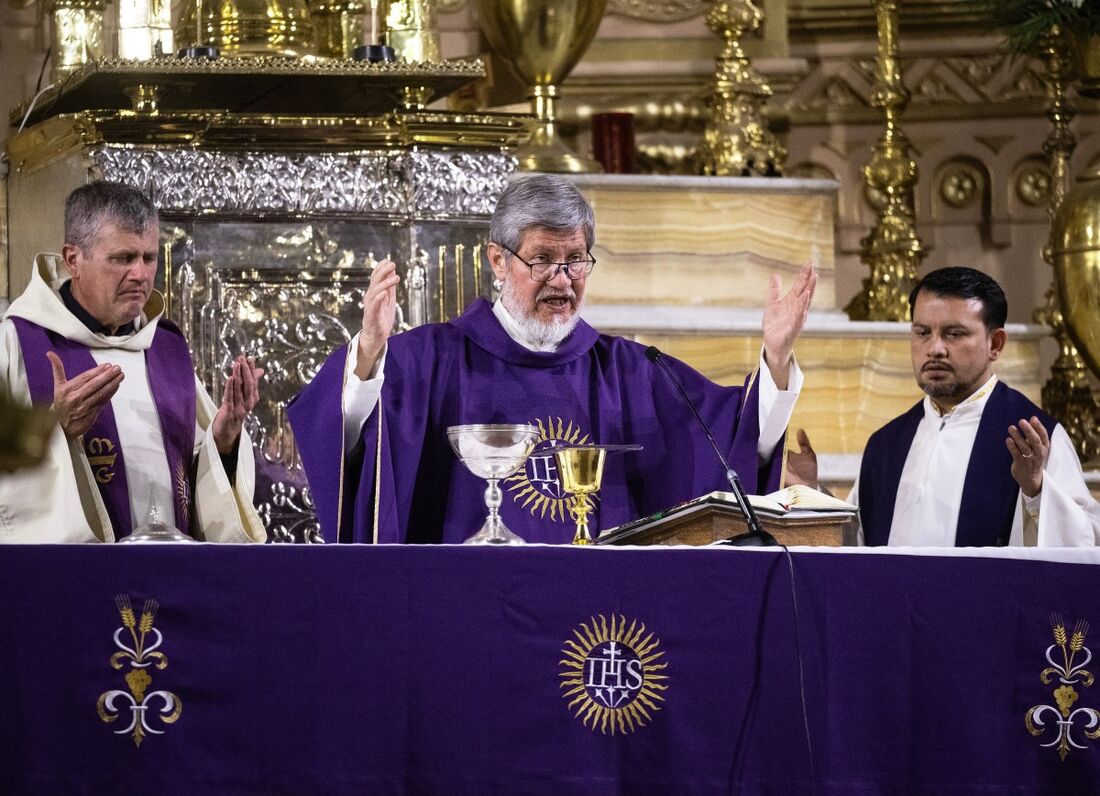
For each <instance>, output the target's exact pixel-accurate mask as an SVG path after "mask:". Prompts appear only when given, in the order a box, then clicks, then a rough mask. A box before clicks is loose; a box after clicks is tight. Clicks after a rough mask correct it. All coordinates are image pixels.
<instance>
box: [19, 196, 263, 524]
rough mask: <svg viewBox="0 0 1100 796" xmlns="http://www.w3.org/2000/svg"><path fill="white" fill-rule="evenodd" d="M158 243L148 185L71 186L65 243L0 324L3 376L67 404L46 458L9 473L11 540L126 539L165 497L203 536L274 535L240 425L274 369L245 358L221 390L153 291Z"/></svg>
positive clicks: (60, 407)
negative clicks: (258, 499)
mask: <svg viewBox="0 0 1100 796" xmlns="http://www.w3.org/2000/svg"><path fill="white" fill-rule="evenodd" d="M159 248H160V246H159V229H158V221H157V211H156V208H155V207H154V206H153V204H152V203H151V202H150V201H149V200H148V199H147V198H146V197H145V196H144V195H143V194H142V193H141V192H140V191H137V190H136V189H133V188H129V187H127V186H124V185H120V184H118V183H110V182H95V183H90V184H88V185H85V186H82V187H80V188H78V189H76V190H75V191H73V193H72V194H70V196H69V198H68V199H67V200H66V203H65V245H64V248H63V249H62V253H61V254H60V255H56V254H40V255H38V257H37V258H36V259H35V264H34V270H33V273H32V275H31V281H30V284H29V285H28V286H27V289H26V290H25V291H24V292H23V294H22V295H20V296H19V297H18V298H17V299H16V300H15V301H14V302H12V304H11V306H10V307H9V308H8V311H7V313H6V314H5V317H4V320H3V323H0V389H2V390H3V391H4V392H5V394H6V396H7V397H8V398H9V399H10V400H13V401H21V402H24V403H28V404H36V405H44V406H52V408H53V411H54V414H55V416H56V418H57V428H56V429H55V431H54V434H53V436H52V437H51V440H50V443H49V450H48V452H47V455H46V458H45V460H44V461H43V462H42V463H41V464H40V465H38V466H35V467H32V468H27V469H24V470H20V471H18V472H16V473H13V474H10V475H4V476H0V542H21V543H34V542H49V543H57V542H96V541H100V542H113V541H117V540H119V539H121V538H124V537H125V536H127V535H129V534H130V532H131V531H132V530H133V529H134V528H135V527H137V526H139V525H141V524H142V523H143V522H145V520H146V517H147V515H148V512H149V509H150V506H152V505H156V506H157V508H158V510H159V513H160V518H161V520H162V521H167V522H170V523H172V524H174V525H175V526H176V527H177V528H179V529H180V530H182V531H183V532H185V533H189V534H190V535H192V536H194V537H196V538H198V539H205V540H209V541H225V542H258V541H264V540H265V539H266V532H265V531H264V528H263V523H262V521H261V520H260V517H259V516H258V515H257V513H256V511H255V509H254V508H253V506H252V492H253V486H254V482H255V475H254V462H253V459H252V445H251V443H250V442H249V440H248V437H247V435H246V434H245V433H244V431H243V429H242V423H243V421H244V418H245V416H246V415H247V414H248V412H249V411H251V409H252V408H253V407H254V406H255V404H256V401H257V400H258V381H259V378H260V377H261V376H262V375H263V371H262V370H261V369H259V368H257V367H256V366H255V363H254V362H252V361H251V360H249V359H247V358H245V357H241V358H239V359H238V360H237V361H236V362H234V364H233V371H232V374H231V375H230V377H229V379H228V380H227V383H226V388H225V394H224V397H223V399H222V403H221V405H220V406H216V405H215V404H214V402H213V401H212V400H211V399H210V397H209V396H208V395H207V394H206V391H205V390H204V389H203V387H202V385H201V383H199V381H198V380H197V379H196V377H195V372H194V368H193V366H192V362H191V354H190V352H189V350H188V347H187V342H186V341H185V340H184V339H183V335H182V334H181V333H180V331H179V329H177V328H176V327H175V326H174V325H173V324H172V323H171V322H170V321H169V320H167V319H166V318H165V317H164V299H163V297H162V296H161V295H160V294H159V293H158V292H157V291H155V290H154V289H153V280H154V277H155V275H156V270H157V254H158V250H159Z"/></svg>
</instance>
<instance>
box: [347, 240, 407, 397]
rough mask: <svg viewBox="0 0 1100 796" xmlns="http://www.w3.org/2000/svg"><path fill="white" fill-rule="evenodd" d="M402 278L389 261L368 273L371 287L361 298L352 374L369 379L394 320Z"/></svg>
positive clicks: (383, 262) (379, 264) (381, 263)
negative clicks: (361, 314) (360, 327)
mask: <svg viewBox="0 0 1100 796" xmlns="http://www.w3.org/2000/svg"><path fill="white" fill-rule="evenodd" d="M400 281H401V277H399V276H398V275H397V266H396V265H395V264H394V262H393V261H392V260H383V261H382V262H380V263H378V265H376V266H375V268H374V271H373V272H372V273H371V277H370V285H369V286H368V287H367V292H366V294H365V295H364V296H363V327H362V329H361V331H360V333H359V351H358V359H357V360H356V364H355V375H356V376H358V377H359V378H360V379H368V378H370V375H371V372H372V371H373V370H374V366H375V364H376V363H377V362H378V357H379V356H380V355H381V353H382V348H383V347H384V346H385V345H386V340H387V339H389V336H390V330H391V329H393V322H394V319H395V318H396V317H397V285H398V283H399V282H400Z"/></svg>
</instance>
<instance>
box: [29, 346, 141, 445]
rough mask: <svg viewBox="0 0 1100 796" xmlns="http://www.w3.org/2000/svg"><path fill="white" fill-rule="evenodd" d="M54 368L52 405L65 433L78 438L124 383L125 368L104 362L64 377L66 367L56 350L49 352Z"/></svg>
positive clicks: (51, 365)
mask: <svg viewBox="0 0 1100 796" xmlns="http://www.w3.org/2000/svg"><path fill="white" fill-rule="evenodd" d="M46 357H47V358H48V359H49V360H50V367H51V368H52V370H53V408H54V412H55V413H56V414H57V422H58V423H60V424H61V428H62V430H63V431H64V432H65V436H67V437H69V438H70V439H76V438H77V437H79V436H80V435H81V434H83V433H84V432H86V431H87V430H88V429H89V428H91V427H92V423H94V422H95V419H96V418H97V417H99V413H100V411H102V409H103V407H104V406H106V405H107V402H108V401H110V400H111V398H112V397H113V396H114V394H115V393H116V392H118V386H119V385H120V384H122V380H123V378H125V377H124V376H123V375H122V368H120V367H119V366H118V365H112V364H109V363H104V364H102V365H96V366H95V367H94V368H91V369H89V370H86V371H84V372H83V373H81V374H79V375H78V376H74V377H73V378H72V379H68V378H66V377H65V366H64V365H62V364H61V358H60V357H59V356H58V355H57V354H55V353H54V352H53V351H47V352H46Z"/></svg>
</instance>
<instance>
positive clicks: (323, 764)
mask: <svg viewBox="0 0 1100 796" xmlns="http://www.w3.org/2000/svg"><path fill="white" fill-rule="evenodd" d="M794 567H795V582H796V584H797V588H798V609H799V628H798V634H799V635H798V639H799V640H800V644H796V633H795V627H794V613H793V610H792V602H791V592H790V576H789V573H788V569H787V564H786V562H785V560H784V559H783V557H782V556H781V555H780V554H778V553H775V552H771V551H744V550H729V549H727V550H716V549H709V550H708V549H690V550H684V549H675V550H669V549H663V550H655V549H648V550H638V549H602V548H601V549H575V548H567V547H566V548H561V547H558V548H554V547H546V548H521V549H497V548H463V547H431V546H429V547H423V546H393V547H389V546H383V547H370V546H358V545H349V546H341V547H339V548H337V547H315V548H304V547H289V546H288V547H282V546H266V547H262V548H252V547H245V546H242V547H236V546H233V547H228V546H210V545H194V546H175V545H171V546H170V545H165V546H155V545H147V546H134V547H129V548H127V547H125V546H123V547H114V546H67V547H53V546H0V601H2V604H3V605H4V610H3V611H2V612H0V792H2V793H5V794H11V793H66V794H72V793H168V794H172V793H179V794H196V793H263V794H276V793H325V794H341V793H371V794H378V793H447V794H452V793H471V794H473V793H477V794H484V793H509V794H510V793H553V794H572V793H577V794H581V793H677V794H679V793H727V792H737V793H782V794H797V793H811V792H815V793H835V794H852V793H930V792H934V793H972V792H975V791H981V792H983V793H1007V792H1012V793H1025V792H1026V793H1051V794H1054V793H1088V792H1092V793H1095V792H1098V791H1100V739H1090V738H1088V737H1087V735H1086V732H1085V731H1086V729H1088V727H1087V726H1086V725H1087V724H1088V721H1089V719H1090V717H1091V716H1092V714H1091V713H1089V711H1090V710H1096V709H1100V682H1098V683H1096V684H1095V685H1091V686H1090V685H1088V684H1086V682H1085V680H1087V679H1088V678H1083V676H1082V675H1081V674H1080V672H1079V671H1078V670H1074V669H1073V667H1072V666H1071V667H1069V669H1068V670H1067V671H1068V673H1069V674H1070V676H1069V677H1067V678H1064V679H1068V680H1070V681H1072V682H1071V684H1070V685H1067V684H1066V683H1064V682H1062V681H1061V680H1060V679H1059V678H1060V675H1059V674H1055V675H1053V676H1051V677H1050V680H1051V682H1049V683H1047V684H1044V683H1043V682H1042V680H1041V679H1040V676H1041V674H1042V672H1043V670H1044V669H1049V668H1051V666H1052V663H1054V664H1057V665H1061V663H1062V661H1063V658H1062V651H1061V648H1060V647H1059V646H1058V645H1057V644H1056V631H1055V630H1054V628H1053V627H1052V616H1053V617H1055V623H1056V624H1058V623H1061V624H1060V625H1059V626H1061V627H1063V628H1064V631H1065V634H1066V638H1067V647H1070V646H1072V645H1073V644H1074V642H1073V634H1074V632H1075V630H1082V628H1081V626H1080V625H1079V623H1080V622H1087V623H1088V624H1089V627H1091V628H1096V629H1097V632H1098V635H1097V636H1095V637H1094V636H1093V635H1090V634H1089V633H1090V632H1094V631H1088V630H1084V631H1082V632H1084V635H1083V637H1082V641H1081V643H1080V645H1079V647H1078V649H1077V651H1076V652H1075V656H1076V657H1075V659H1074V661H1075V664H1074V665H1076V664H1081V663H1085V662H1086V657H1087V655H1086V652H1084V650H1095V649H1096V648H1097V646H1098V638H1100V589H1097V587H1096V586H1097V583H1098V570H1097V568H1096V566H1094V565H1087V564H1070V563H1049V562H1040V561H1024V560H1014V559H1003V558H964V557H959V558H951V557H938V556H897V555H880V554H850V553H810V552H803V553H796V554H795V555H794ZM120 595H124V596H126V597H127V598H128V602H127V601H126V600H120V599H119V596H120ZM147 601H156V605H153V604H152V603H149V602H147ZM120 606H121V607H122V608H125V607H126V606H129V607H130V608H131V610H132V612H133V613H132V614H130V616H131V617H132V622H131V623H132V624H133V625H134V633H133V634H131V630H130V628H129V626H128V625H127V615H126V613H125V611H124V610H120ZM146 617H148V619H146ZM620 617H622V618H623V619H625V620H626V621H625V624H619V623H620V619H619V618H620ZM641 624H644V626H645V629H644V632H635V631H637V629H638V625H641ZM142 629H144V630H145V631H146V632H145V633H144V635H142V634H141V630H142ZM116 631H118V632H117V634H116ZM139 638H140V639H141V640H142V644H141V647H142V651H141V653H140V654H138V655H134V654H133V653H136V652H138V649H137V648H138V646H139V645H138V643H137V641H138V639H139ZM158 641H159V643H155V642H158ZM609 642H614V646H611V645H610V644H609ZM798 646H800V647H801V654H802V670H803V672H804V679H805V696H806V708H807V713H808V722H809V735H810V740H811V742H812V749H813V776H812V777H811V768H810V765H811V764H810V756H809V752H808V748H807V737H806V731H805V729H804V727H803V719H802V712H801V697H800V693H799V661H798V655H797V647H798ZM1048 648H1053V653H1051V658H1052V660H1048V659H1047V657H1046V656H1047V654H1048ZM126 650H129V652H130V653H131V655H130V656H129V657H127V652H126ZM154 653H162V654H163V656H164V659H163V662H164V664H165V665H164V666H163V668H159V663H160V661H161V659H160V658H158V657H156V655H155V654H154ZM112 656H114V658H112ZM135 657H137V658H142V659H143V662H144V663H146V664H148V665H147V666H144V667H138V666H134V665H132V664H133V663H134V658H135ZM112 660H114V661H115V662H116V663H117V664H118V668H114V667H113V666H112V665H111V661H112ZM619 663H621V664H623V665H622V666H621V667H619V666H618V664H619ZM571 664H575V666H574V667H573V668H571ZM1085 668H1086V669H1090V668H1092V669H1095V668H1096V667H1095V666H1091V665H1086V666H1085ZM139 670H140V671H141V672H144V674H135V672H138V671H139ZM579 672H583V674H579V675H578V673H579ZM1093 673H1094V674H1095V672H1093ZM578 677H579V679H580V680H581V681H583V682H582V684H581V685H577V686H574V685H569V683H570V682H571V678H573V679H576V678H578ZM124 678H129V679H124ZM143 678H147V679H148V680H149V681H150V682H145V680H144V679H143ZM563 684H565V685H564V687H563ZM1066 687H1071V688H1072V689H1073V690H1074V693H1075V694H1076V695H1077V698H1076V700H1073V701H1072V704H1071V706H1070V707H1069V711H1070V712H1071V713H1072V721H1070V720H1069V719H1067V721H1069V724H1070V726H1069V730H1068V733H1069V736H1068V737H1069V738H1070V739H1071V740H1072V742H1073V743H1075V744H1079V745H1080V747H1081V748H1078V747H1077V746H1074V745H1072V744H1069V745H1068V747H1067V752H1066V754H1065V757H1064V759H1062V757H1061V756H1060V754H1059V752H1058V748H1057V746H1049V747H1044V746H1043V744H1049V743H1051V742H1052V741H1056V739H1057V738H1058V732H1059V726H1058V725H1057V722H1056V721H1055V720H1052V715H1051V711H1053V712H1054V713H1058V702H1057V701H1056V699H1057V698H1056V697H1055V696H1054V694H1055V691H1056V689H1059V688H1066ZM135 688H136V689H137V692H138V695H139V699H135V698H134V697H133V692H134V690H135ZM571 689H575V690H574V693H573V694H572V695H571V696H569V697H568V698H566V697H565V696H564V695H565V694H566V693H567V692H568V691H570V690H571ZM632 689H633V691H632ZM112 690H114V691H116V692H118V693H116V695H115V696H114V697H112V698H110V699H108V700H107V702H108V703H109V704H105V703H104V696H103V695H105V694H108V693H109V692H111V691H112ZM157 693H159V694H161V695H162V696H159V697H156V696H153V695H154V694H157ZM1067 693H1068V692H1066V691H1062V692H1061V694H1062V698H1063V699H1065V698H1066V694H1067ZM120 694H121V695H120ZM164 694H167V695H168V696H164ZM578 697H579V699H580V702H579V703H577V704H575V705H574V706H573V707H570V701H572V700H573V699H574V698H578ZM140 699H144V701H145V703H147V707H146V710H145V711H144V712H143V713H141V711H138V713H141V715H142V716H144V720H145V721H146V723H147V725H148V727H149V728H150V731H149V732H148V733H146V734H144V736H143V737H142V738H141V742H140V745H138V744H137V743H136V742H135V739H134V737H133V733H132V732H129V731H127V729H126V725H127V724H128V723H129V722H130V720H131V718H132V716H134V715H137V714H136V713H134V712H133V711H131V709H130V708H129V707H128V705H130V704H131V703H135V704H136V703H137V702H138V701H140ZM173 699H174V700H176V702H173V701H172V700H173ZM601 700H603V701H602V702H601ZM97 702H98V709H97ZM177 704H178V706H180V709H179V711H178V714H176V716H175V718H176V720H174V721H172V722H170V723H166V722H165V720H164V717H168V718H171V717H172V716H171V714H172V709H173V708H174V707H175V706H176V705H177ZM605 704H610V705H615V707H614V708H613V709H612V708H607V709H605V710H604V712H605V713H608V714H613V715H614V716H618V717H620V718H629V719H630V721H629V722H627V723H624V724H622V725H612V728H613V729H614V732H612V731H610V730H608V729H607V727H606V726H605V727H604V729H605V730H607V731H605V732H601V731H600V728H599V727H595V728H593V727H592V726H591V725H592V721H591V720H590V721H589V723H588V724H586V723H585V721H584V715H583V713H582V715H581V716H578V715H576V713H577V709H578V705H579V706H580V707H581V708H582V709H587V708H591V710H592V713H593V715H596V716H599V715H601V711H600V708H601V707H602V706H603V705H605ZM1041 705H1049V706H1051V707H1050V710H1049V711H1044V710H1040V711H1039V712H1038V713H1033V715H1032V718H1033V726H1035V728H1036V729H1041V730H1042V731H1041V732H1040V734H1039V735H1037V736H1036V735H1033V734H1032V733H1031V732H1029V729H1028V727H1027V723H1026V721H1025V716H1027V715H1028V714H1029V711H1031V710H1032V709H1033V708H1037V707H1038V706H1041ZM592 706H595V707H592ZM1059 715H1060V714H1059ZM111 716H115V718H114V719H111ZM104 717H106V718H104ZM1036 722H1038V724H1036ZM1040 724H1041V725H1042V726H1041V727H1039V726H1038V725H1040ZM628 725H629V726H628ZM1064 726H1065V725H1063V727H1064ZM120 730H121V731H123V732H121V733H119V731H120ZM1091 730H1093V731H1094V730H1096V726H1093V727H1092V728H1091ZM157 733H162V734H157ZM811 782H813V785H811Z"/></svg>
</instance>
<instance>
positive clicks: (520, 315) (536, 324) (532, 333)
mask: <svg viewBox="0 0 1100 796" xmlns="http://www.w3.org/2000/svg"><path fill="white" fill-rule="evenodd" d="M500 302H501V304H503V305H504V309H506V310H508V314H509V315H511V316H512V320H514V321H515V322H516V324H517V325H518V326H519V327H520V329H522V330H523V334H524V336H525V337H526V338H527V339H528V340H529V341H530V342H531V343H533V344H534V345H535V346H536V347H537V348H539V349H546V348H551V349H552V348H557V346H558V344H559V343H561V341H562V340H564V339H565V338H566V337H568V336H569V335H570V334H571V333H572V331H573V329H575V328H576V326H577V321H579V320H580V319H581V318H580V311H581V306H582V305H581V303H578V304H577V306H576V309H575V310H574V311H573V314H572V315H570V316H569V317H568V318H565V319H559V318H554V319H553V320H551V321H549V322H546V321H542V320H539V318H538V316H537V315H535V314H534V313H533V312H531V311H530V310H528V309H526V308H525V307H522V306H520V303H519V300H518V299H517V298H516V294H515V290H514V289H513V288H512V280H511V279H505V280H504V286H503V287H502V288H501V291H500Z"/></svg>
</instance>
